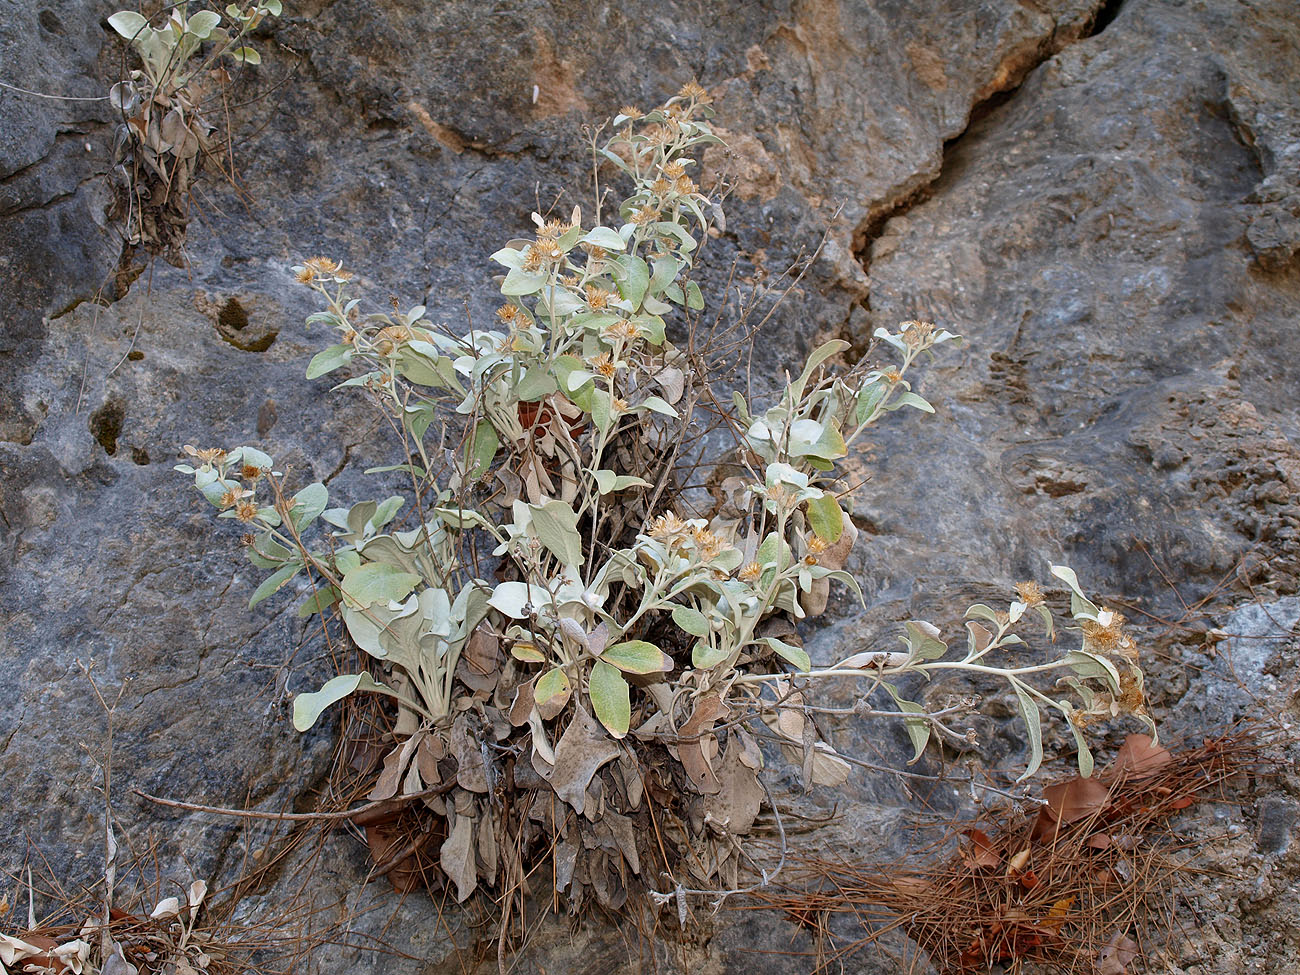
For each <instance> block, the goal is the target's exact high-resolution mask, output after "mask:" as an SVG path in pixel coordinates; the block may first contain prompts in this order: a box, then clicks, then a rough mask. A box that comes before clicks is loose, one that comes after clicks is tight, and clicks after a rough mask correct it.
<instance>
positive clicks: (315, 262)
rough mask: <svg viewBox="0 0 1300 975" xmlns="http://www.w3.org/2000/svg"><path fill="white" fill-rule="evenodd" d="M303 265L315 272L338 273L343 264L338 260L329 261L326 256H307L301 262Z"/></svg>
mask: <svg viewBox="0 0 1300 975" xmlns="http://www.w3.org/2000/svg"><path fill="white" fill-rule="evenodd" d="M302 264H303V267H305V268H307V269H308V270H310V271H313V272H315V273H316V274H325V275H330V274H338V273H339V272H340V271H342V270H343V265H342V264H340V263H339V262H338V261H331V260H330V259H329V258H328V257H309V258H307V260H305V261H303V262H302Z"/></svg>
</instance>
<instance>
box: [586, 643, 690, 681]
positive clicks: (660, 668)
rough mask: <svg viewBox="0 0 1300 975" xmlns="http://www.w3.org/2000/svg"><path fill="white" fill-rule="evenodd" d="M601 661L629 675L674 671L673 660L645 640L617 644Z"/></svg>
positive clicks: (601, 657)
mask: <svg viewBox="0 0 1300 975" xmlns="http://www.w3.org/2000/svg"><path fill="white" fill-rule="evenodd" d="M600 659H601V660H604V661H607V662H609V663H610V664H612V665H613V666H615V667H617V668H618V669H619V670H622V671H624V672H626V673H629V674H660V673H663V674H666V673H668V672H669V671H671V670H672V669H673V658H672V657H670V656H668V654H666V653H664V652H663V651H662V650H660V649H659V648H658V647H656V646H655V645H654V644H653V643H647V642H646V641H645V640H628V641H626V642H625V643H616V644H614V645H613V646H612V647H609V648H607V649H606V650H605V652H604V653H602V654H601V655H600Z"/></svg>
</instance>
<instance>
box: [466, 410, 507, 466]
mask: <svg viewBox="0 0 1300 975" xmlns="http://www.w3.org/2000/svg"><path fill="white" fill-rule="evenodd" d="M500 446H501V439H500V438H499V437H498V436H497V432H496V428H495V427H493V426H492V424H491V423H489V422H488V421H487V420H479V421H478V423H477V424H475V426H474V433H473V435H472V436H471V437H470V439H469V442H468V443H466V445H465V467H466V469H467V470H468V473H469V476H470V477H471V478H474V479H477V478H480V477H482V476H483V475H484V474H486V473H487V471H488V468H489V467H491V466H492V458H494V457H495V456H496V455H497V448H498V447H500Z"/></svg>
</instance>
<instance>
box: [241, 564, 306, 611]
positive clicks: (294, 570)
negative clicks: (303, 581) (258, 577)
mask: <svg viewBox="0 0 1300 975" xmlns="http://www.w3.org/2000/svg"><path fill="white" fill-rule="evenodd" d="M301 571H302V565H301V564H300V563H298V562H290V563H289V564H288V565H284V566H281V567H280V568H279V569H277V570H276V571H275V572H273V573H271V575H269V576H267V578H266V579H265V580H264V581H263V582H262V584H261V585H260V586H258V587H257V589H256V590H255V591H254V592H253V595H252V598H250V599H249V600H248V608H249V609H252V608H253V607H254V606H256V605H257V604H258V603H260V602H261V601H262V600H264V599H266V598H267V597H268V596H271V595H274V594H275V593H277V592H279V591H280V590H281V589H282V588H283V587H284V586H285V584H286V583H288V581H289V580H290V579H292V578H293V577H294V576H296V575H297V574H298V573H299V572H301Z"/></svg>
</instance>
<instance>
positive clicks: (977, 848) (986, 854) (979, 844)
mask: <svg viewBox="0 0 1300 975" xmlns="http://www.w3.org/2000/svg"><path fill="white" fill-rule="evenodd" d="M962 832H963V833H964V834H965V836H966V838H967V839H969V840H970V842H971V845H970V849H969V850H968V851H965V850H964V851H962V859H963V860H965V861H966V862H967V863H968V864H970V865H971V866H972V867H997V866H1000V865H1001V864H1002V856H1001V854H999V853H998V851H997V849H996V848H995V847H994V845H993V841H992V840H991V839H989V834H988V833H986V832H984V830H982V829H968V830H963V831H962Z"/></svg>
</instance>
